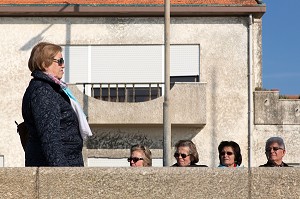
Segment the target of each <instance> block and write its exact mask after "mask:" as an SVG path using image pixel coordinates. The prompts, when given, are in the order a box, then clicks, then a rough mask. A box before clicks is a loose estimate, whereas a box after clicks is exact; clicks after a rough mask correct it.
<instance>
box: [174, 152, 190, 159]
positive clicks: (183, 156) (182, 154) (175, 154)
mask: <svg viewBox="0 0 300 199" xmlns="http://www.w3.org/2000/svg"><path fill="white" fill-rule="evenodd" d="M189 155H190V154H184V153H177V152H176V153H174V157H175V158H179V156H181V157H182V158H186V157H187V156H189Z"/></svg>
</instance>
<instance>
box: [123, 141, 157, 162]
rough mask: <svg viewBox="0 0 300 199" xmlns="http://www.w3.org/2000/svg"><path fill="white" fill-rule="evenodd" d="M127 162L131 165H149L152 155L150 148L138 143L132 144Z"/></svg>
mask: <svg viewBox="0 0 300 199" xmlns="http://www.w3.org/2000/svg"><path fill="white" fill-rule="evenodd" d="M128 162H129V163H130V166H131V167H151V166H152V157H151V151H150V149H149V148H148V147H145V146H143V145H140V144H136V145H133V146H132V147H131V149H130V157H129V158H128Z"/></svg>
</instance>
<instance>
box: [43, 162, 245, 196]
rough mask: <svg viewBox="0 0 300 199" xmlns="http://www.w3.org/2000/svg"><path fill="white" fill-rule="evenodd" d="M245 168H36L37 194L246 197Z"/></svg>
mask: <svg viewBox="0 0 300 199" xmlns="http://www.w3.org/2000/svg"><path fill="white" fill-rule="evenodd" d="M247 176H248V173H247V170H246V169H241V170H240V169H236V170H233V169H232V170H226V169H209V168H160V169H157V168H85V169H79V168H74V169H73V168H72V169H69V168H57V169H48V168H41V169H40V177H39V180H40V189H39V193H40V198H116V199H119V198H124V199H125V198H133V197H134V198H147V199H159V198H162V199H163V198H247V196H248V178H247Z"/></svg>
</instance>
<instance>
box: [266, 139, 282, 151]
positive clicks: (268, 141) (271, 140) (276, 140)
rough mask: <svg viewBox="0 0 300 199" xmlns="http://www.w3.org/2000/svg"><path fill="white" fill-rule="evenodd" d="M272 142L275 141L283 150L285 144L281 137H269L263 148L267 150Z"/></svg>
mask: <svg viewBox="0 0 300 199" xmlns="http://www.w3.org/2000/svg"><path fill="white" fill-rule="evenodd" d="M273 143H277V144H278V145H279V146H280V147H281V148H283V149H284V150H285V145H284V141H283V139H282V138H281V137H270V138H269V139H268V140H267V141H266V148H265V150H267V149H268V148H269V146H270V145H271V144H273Z"/></svg>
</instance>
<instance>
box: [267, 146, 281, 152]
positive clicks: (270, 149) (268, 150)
mask: <svg viewBox="0 0 300 199" xmlns="http://www.w3.org/2000/svg"><path fill="white" fill-rule="evenodd" d="M272 149H273V151H278V150H279V149H281V150H284V149H283V148H280V147H270V148H267V149H266V152H271V151H272Z"/></svg>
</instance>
